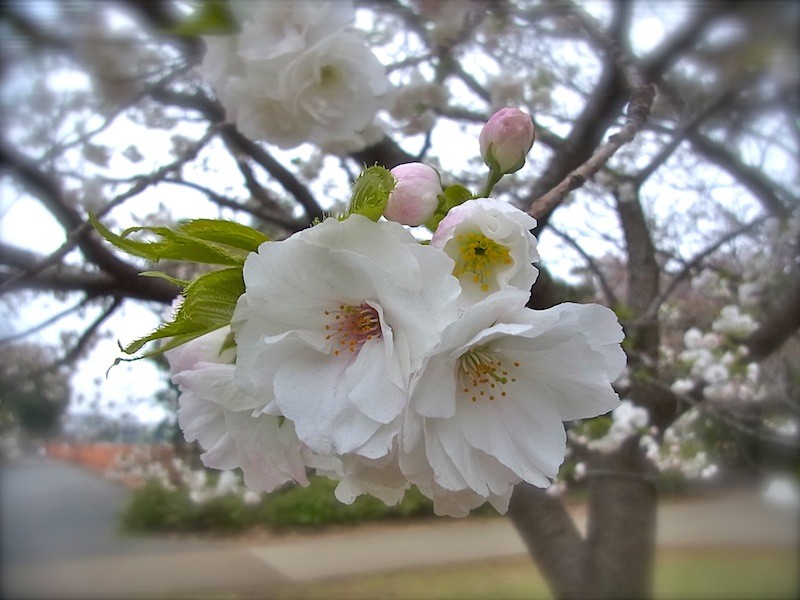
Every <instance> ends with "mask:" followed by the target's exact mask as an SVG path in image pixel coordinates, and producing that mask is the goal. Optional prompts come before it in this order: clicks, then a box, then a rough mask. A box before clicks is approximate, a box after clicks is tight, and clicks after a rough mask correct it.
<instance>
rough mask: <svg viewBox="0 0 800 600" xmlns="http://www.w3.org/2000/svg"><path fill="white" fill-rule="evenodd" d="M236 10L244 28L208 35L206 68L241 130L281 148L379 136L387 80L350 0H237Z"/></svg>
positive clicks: (360, 142) (352, 143) (361, 142)
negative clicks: (375, 124) (372, 132)
mask: <svg viewBox="0 0 800 600" xmlns="http://www.w3.org/2000/svg"><path fill="white" fill-rule="evenodd" d="M230 9H231V11H232V13H233V17H234V19H235V21H236V25H237V28H238V31H237V32H236V33H235V34H233V35H208V36H206V37H205V41H206V54H205V56H204V59H203V65H202V70H203V75H204V78H205V80H206V81H207V82H209V83H210V84H211V85H212V86H213V87H214V89H215V90H216V92H217V95H218V96H219V99H220V102H221V103H222V105H223V106H224V107H225V110H226V113H227V115H226V116H227V119H228V120H229V121H231V122H234V123H236V126H237V127H238V129H239V130H240V131H241V132H242V133H243V134H245V135H246V136H248V137H249V138H251V139H254V140H266V141H268V142H270V143H273V144H276V145H277V146H280V147H281V148H292V147H294V146H298V145H300V144H302V143H305V142H310V143H313V144H317V145H319V146H323V147H325V146H338V145H341V144H344V145H345V146H346V147H348V148H349V149H353V148H359V147H363V146H365V145H367V143H369V142H370V141H377V140H369V139H367V138H368V136H369V126H370V125H371V123H372V120H373V118H374V116H375V113H376V112H377V111H378V110H379V109H380V108H382V107H384V104H385V95H386V93H387V92H388V90H389V83H388V80H387V79H386V74H385V71H384V67H383V65H382V64H381V63H380V61H378V59H377V58H376V57H375V55H374V54H373V53H372V51H371V50H370V49H369V48H368V47H367V46H366V45H365V44H364V41H363V39H362V37H361V35H360V34H359V33H358V32H357V31H356V30H355V29H353V27H352V23H353V20H354V16H355V13H354V8H353V4H352V2H349V1H346V0H334V1H329V2H318V1H312V0H271V1H270V2H245V1H234V2H231V3H230ZM365 136H367V137H365Z"/></svg>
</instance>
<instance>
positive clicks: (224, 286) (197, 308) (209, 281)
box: [115, 267, 244, 364]
mask: <svg viewBox="0 0 800 600" xmlns="http://www.w3.org/2000/svg"><path fill="white" fill-rule="evenodd" d="M243 293H244V279H243V277H242V269H240V268H236V267H234V268H229V269H220V270H218V271H211V272H209V273H205V274H204V275H200V276H199V277H198V278H197V279H195V280H194V281H193V282H192V283H190V284H189V285H188V286H186V289H185V290H184V291H183V297H184V300H183V302H182V303H181V305H180V307H179V308H178V311H177V313H176V314H175V318H174V319H173V320H172V321H169V322H167V323H163V324H162V325H160V326H159V327H158V328H157V329H156V330H155V331H153V332H152V333H151V334H149V335H147V336H145V337H142V338H139V339H137V340H135V341H133V342H131V343H130V344H128V345H127V346H125V347H124V348H122V351H123V352H125V354H130V355H133V354H136V353H137V352H138V351H139V350H141V349H142V348H143V347H144V346H145V345H146V344H148V343H149V342H153V341H156V340H161V339H164V338H171V339H170V340H169V341H168V342H167V343H165V344H164V345H162V346H160V347H159V348H158V349H156V350H153V351H151V352H147V353H146V354H144V355H141V356H137V357H135V358H134V359H131V360H136V359H138V358H146V357H149V356H155V355H157V354H161V353H162V352H165V351H166V350H170V349H172V348H175V347H177V346H180V345H181V344H185V343H186V342H188V341H191V340H193V339H195V338H198V337H200V336H202V335H205V334H207V333H211V332H212V331H215V330H216V329H219V328H220V327H225V326H226V325H229V324H230V322H231V318H232V317H233V311H234V309H235V308H236V302H237V301H238V300H239V297H240V296H241V295H242V294H243ZM119 360H124V359H118V361H117V362H119ZM115 364H116V363H115Z"/></svg>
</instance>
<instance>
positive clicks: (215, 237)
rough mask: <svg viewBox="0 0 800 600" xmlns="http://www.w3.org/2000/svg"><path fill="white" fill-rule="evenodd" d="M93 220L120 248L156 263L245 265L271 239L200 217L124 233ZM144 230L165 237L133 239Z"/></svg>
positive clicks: (130, 229) (99, 229)
mask: <svg viewBox="0 0 800 600" xmlns="http://www.w3.org/2000/svg"><path fill="white" fill-rule="evenodd" d="M89 220H90V222H91V223H92V225H93V226H94V228H95V229H96V230H97V231H98V232H99V233H100V235H102V236H103V237H104V238H105V239H106V240H108V241H109V242H110V243H112V244H113V245H114V246H116V247H117V248H119V249H120V250H123V251H125V252H127V253H128V254H132V255H134V256H140V257H142V258H146V259H149V260H152V261H156V262H157V261H159V260H162V259H172V260H181V261H187V262H198V263H204V264H213V265H223V266H241V265H243V264H244V261H245V259H246V258H247V255H248V254H249V253H250V252H253V251H255V250H256V249H257V248H258V246H259V245H261V244H262V243H264V242H266V241H269V238H268V237H267V236H265V235H264V234H262V233H261V232H259V231H257V230H255V229H252V228H251V227H247V226H245V225H240V224H238V223H234V222H233V221H222V220H213V219H196V220H191V221H184V222H181V223H180V224H179V225H178V227H177V228H176V229H170V228H169V227H130V228H128V229H126V230H125V231H123V232H122V234H120V235H116V234H115V233H113V232H112V231H111V230H109V229H108V228H106V227H105V226H104V225H103V224H102V223H100V222H99V221H98V220H97V219H96V218H95V217H94V216H93V215H89ZM142 231H145V232H149V233H153V234H155V235H157V236H159V237H161V238H162V239H161V240H159V241H138V240H133V239H130V237H129V236H130V235H131V234H133V233H138V232H142Z"/></svg>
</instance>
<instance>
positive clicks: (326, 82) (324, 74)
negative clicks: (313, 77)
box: [319, 65, 342, 90]
mask: <svg viewBox="0 0 800 600" xmlns="http://www.w3.org/2000/svg"><path fill="white" fill-rule="evenodd" d="M341 79H342V73H341V71H340V70H339V69H337V68H336V67H335V66H333V65H323V66H322V68H321V69H320V71H319V86H320V87H321V88H322V89H323V90H326V89H330V88H332V87H333V86H334V85H336V84H337V83H338V82H339V81H340V80H341Z"/></svg>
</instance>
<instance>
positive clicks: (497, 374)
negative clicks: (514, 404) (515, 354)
mask: <svg viewBox="0 0 800 600" xmlns="http://www.w3.org/2000/svg"><path fill="white" fill-rule="evenodd" d="M518 366H519V363H518V362H515V363H514V367H518ZM516 380H517V379H516V377H509V374H508V368H507V367H506V366H505V365H504V364H503V361H502V360H500V359H499V358H497V357H496V356H494V355H493V354H492V353H491V352H489V351H488V350H487V349H486V348H485V347H477V348H471V349H470V350H468V351H467V352H465V353H464V354H462V355H461V356H460V357H459V358H458V381H459V385H461V389H462V391H463V392H464V393H465V394H467V395H468V396H469V397H470V399H471V400H472V401H473V402H477V401H478V398H485V399H488V400H490V401H491V400H495V399H496V398H498V397H500V398H505V396H506V391H505V389H503V386H505V384H507V383H508V382H509V381H512V382H514V381H516Z"/></svg>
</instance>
